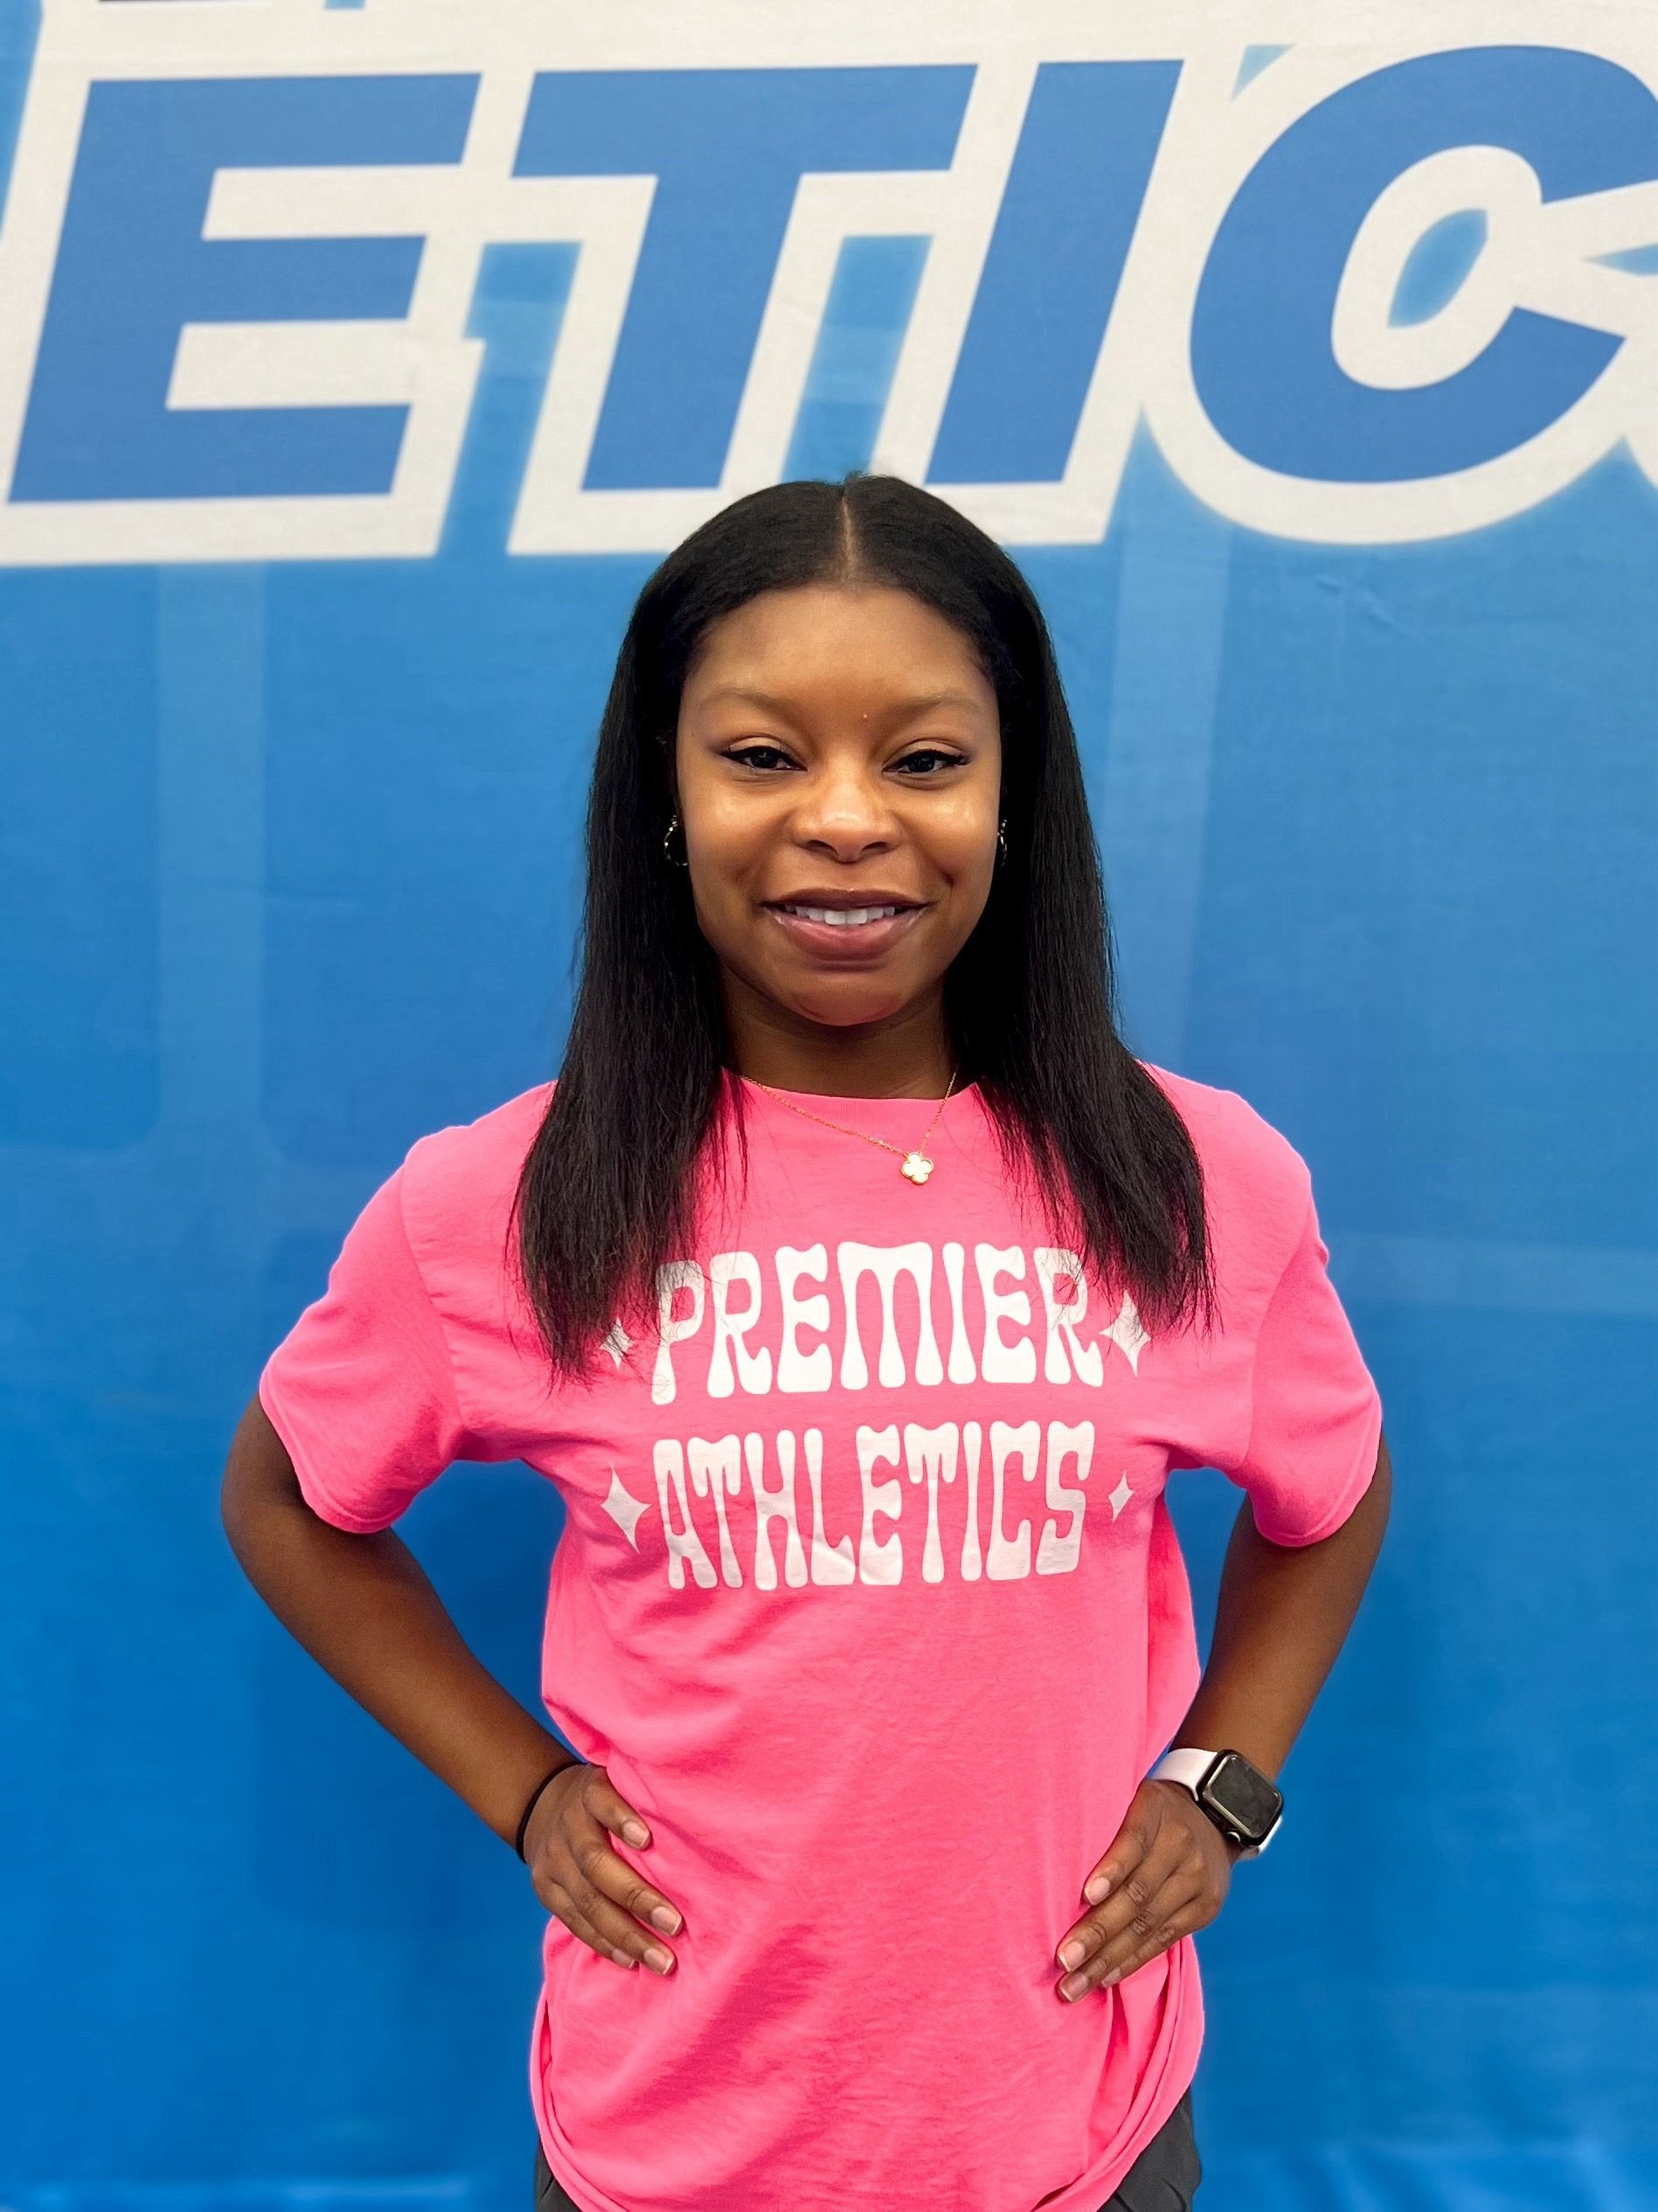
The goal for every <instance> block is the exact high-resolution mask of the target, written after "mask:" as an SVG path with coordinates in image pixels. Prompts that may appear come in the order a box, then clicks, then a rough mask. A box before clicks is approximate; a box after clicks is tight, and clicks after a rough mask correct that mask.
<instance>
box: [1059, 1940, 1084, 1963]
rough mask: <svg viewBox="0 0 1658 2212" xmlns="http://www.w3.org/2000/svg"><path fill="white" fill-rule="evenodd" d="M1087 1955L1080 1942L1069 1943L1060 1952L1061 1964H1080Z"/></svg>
mask: <svg viewBox="0 0 1658 2212" xmlns="http://www.w3.org/2000/svg"><path fill="white" fill-rule="evenodd" d="M1086 1956H1087V1954H1086V1952H1085V1951H1084V1949H1083V1946H1082V1945H1080V1944H1079V1943H1068V1944H1066V1945H1065V1948H1064V1949H1063V1950H1062V1951H1061V1952H1060V1953H1059V1964H1060V1965H1061V1966H1081V1964H1082V1962H1083V1959H1085V1958H1086Z"/></svg>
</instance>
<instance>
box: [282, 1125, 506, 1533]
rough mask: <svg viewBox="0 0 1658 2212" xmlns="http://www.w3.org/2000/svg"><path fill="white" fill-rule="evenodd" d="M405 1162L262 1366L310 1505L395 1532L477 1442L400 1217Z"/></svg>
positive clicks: (356, 1527)
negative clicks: (427, 1489) (325, 1283)
mask: <svg viewBox="0 0 1658 2212" xmlns="http://www.w3.org/2000/svg"><path fill="white" fill-rule="evenodd" d="M403 1174H404V1169H403V1168H398V1169H397V1170H396V1171H395V1173H393V1174H392V1175H391V1176H390V1177H389V1178H388V1179H387V1181H385V1182H383V1183H382V1184H381V1185H380V1187H379V1189H378V1190H377V1191H376V1192H375V1193H374V1196H372V1197H371V1199H370V1200H369V1202H368V1203H367V1204H366V1205H365V1206H364V1209H363V1210H362V1212H361V1213H360V1214H359V1215H358V1216H357V1219H356V1220H355V1221H354V1222H353V1223H352V1224H351V1226H350V1229H349V1230H348V1231H347V1232H346V1237H345V1241H344V1243H343V1245H342V1246H341V1248H340V1252H339V1257H338V1258H337V1259H336V1260H335V1262H334V1265H332V1267H331V1268H330V1270H329V1278H328V1288H327V1289H326V1290H325V1291H324V1292H323V1295H322V1296H321V1297H320V1298H319V1299H317V1300H316V1301H315V1302H314V1303H313V1304H311V1305H309V1306H308V1307H306V1308H305V1310H304V1312H303V1313H302V1314H301V1315H300V1317H299V1319H298V1320H297V1321H295V1324H294V1326H293V1328H291V1329H290V1330H289V1331H288V1335H286V1336H285V1337H284V1338H283V1339H282V1341H281V1343H280V1344H278V1346H277V1347H276V1349H275V1350H274V1352H273V1353H272V1354H271V1355H270V1356H269V1358H268V1359H267V1362H266V1363H265V1367H264V1369H263V1372H262V1373H261V1374H260V1378H259V1397H260V1404H261V1405H263V1407H264V1408H265V1411H266V1412H267V1414H268V1415H269V1417H270V1419H271V1423H272V1425H273V1426H274V1428H275V1430H276V1432H277V1434H278V1435H279V1436H280V1437H281V1439H282V1442H283V1443H284V1445H286V1446H287V1447H288V1457H289V1458H290V1459H291V1460H293V1462H294V1472H295V1474H296V1475H297V1477H298V1479H299V1486H300V1489H301V1491H302V1494H303V1495H304V1498H305V1501H306V1503H307V1504H308V1505H309V1506H310V1508H312V1510H313V1511H314V1512H315V1513H316V1514H318V1515H320V1516H321V1517H322V1519H323V1520H324V1521H330V1522H333V1524H334V1525H335V1526H336V1528H340V1529H351V1530H353V1531H354V1532H356V1533H357V1534H360V1535H361V1534H368V1533H370V1532H371V1531H373V1530H375V1529H385V1528H389V1527H390V1526H391V1524H392V1522H393V1521H395V1520H396V1519H397V1518H398V1516H399V1514H400V1513H402V1512H403V1511H404V1509H405V1508H406V1507H407V1506H408V1504H409V1503H410V1501H412V1500H413V1498H414V1497H415V1496H416V1495H417V1494H418V1493H419V1492H420V1491H421V1490H423V1489H424V1488H425V1487H427V1484H428V1483H430V1482H432V1481H434V1480H435V1479H436V1477H437V1476H438V1475H440V1474H442V1472H443V1470H444V1468H445V1467H447V1466H449V1464H450V1463H451V1462H452V1461H453V1460H456V1459H461V1458H464V1457H467V1456H468V1443H469V1441H470V1439H469V1438H468V1432H467V1429H466V1425H465V1423H464V1422H463V1420H462V1419H461V1409H460V1405H459V1403H458V1400H457V1397H456V1395H455V1384H454V1370H453V1369H452V1368H451V1365H450V1362H449V1355H448V1349H447V1345H446V1342H445V1340H444V1335H443V1327H442V1323H441V1320H440V1318H439V1316H438V1314H437V1311H436V1309H435V1308H434V1306H433V1304H432V1300H431V1298H430V1296H429V1295H428V1293H427V1287H426V1284H425V1281H424V1279H423V1278H422V1276H421V1273H420V1267H419V1265H418V1264H417V1262H416V1260H415V1257H414V1253H413V1250H412V1248H411V1246H410V1244H409V1239H408V1234H407V1231H406V1227H405V1224H404V1219H403V1205H402V1179H403Z"/></svg>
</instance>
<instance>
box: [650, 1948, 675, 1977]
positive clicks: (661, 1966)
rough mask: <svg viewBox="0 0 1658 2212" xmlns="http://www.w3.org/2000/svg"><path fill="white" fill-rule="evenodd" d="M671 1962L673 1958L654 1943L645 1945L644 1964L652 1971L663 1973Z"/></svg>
mask: <svg viewBox="0 0 1658 2212" xmlns="http://www.w3.org/2000/svg"><path fill="white" fill-rule="evenodd" d="M673 1963H674V1962H673V1960H672V1959H670V1958H669V1955H668V1953H667V1952H665V1951H663V1950H661V1949H660V1948H659V1947H658V1946H657V1945H656V1944H654V1943H652V1944H647V1945H646V1946H645V1964H646V1965H647V1966H649V1968H650V1970H651V1972H652V1973H658V1974H665V1973H667V1972H668V1969H669V1966H672V1965H673Z"/></svg>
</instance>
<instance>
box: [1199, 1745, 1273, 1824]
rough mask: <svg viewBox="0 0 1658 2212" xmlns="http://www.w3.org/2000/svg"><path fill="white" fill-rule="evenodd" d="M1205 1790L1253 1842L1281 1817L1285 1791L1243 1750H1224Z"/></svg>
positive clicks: (1218, 1807)
mask: <svg viewBox="0 0 1658 2212" xmlns="http://www.w3.org/2000/svg"><path fill="white" fill-rule="evenodd" d="M1203 1794H1204V1797H1205V1798H1206V1799H1208V1800H1209V1802H1210V1803H1211V1805H1212V1806H1214V1807H1215V1809H1216V1811H1217V1813H1222V1814H1224V1817H1225V1818H1226V1819H1227V1820H1230V1821H1231V1825H1232V1826H1233V1827H1235V1828H1236V1829H1237V1830H1238V1833H1239V1834H1240V1835H1242V1836H1244V1837H1245V1839H1246V1840H1247V1841H1250V1842H1252V1843H1259V1841H1260V1840H1261V1839H1262V1837H1263V1836H1265V1835H1266V1833H1267V1831H1268V1830H1269V1829H1270V1828H1271V1827H1272V1825H1273V1821H1274V1820H1276V1819H1277V1818H1278V1815H1279V1811H1280V1807H1281V1806H1282V1805H1283V1802H1284V1799H1283V1796H1282V1793H1281V1792H1280V1791H1279V1790H1278V1789H1277V1788H1276V1787H1275V1786H1274V1785H1273V1783H1271V1782H1269V1781H1268V1780H1267V1779H1266V1776H1265V1775H1264V1774H1263V1773H1262V1772H1260V1770H1259V1768H1258V1767H1254V1766H1252V1765H1250V1763H1249V1761H1248V1760H1247V1759H1246V1758H1244V1756H1243V1755H1242V1753H1241V1752H1238V1751H1227V1752H1225V1753H1224V1755H1223V1756H1222V1758H1221V1759H1220V1761H1219V1764H1218V1765H1217V1766H1216V1767H1215V1769H1214V1771H1213V1772H1211V1775H1210V1777H1209V1779H1208V1780H1207V1781H1206V1782H1205V1783H1204V1786H1203Z"/></svg>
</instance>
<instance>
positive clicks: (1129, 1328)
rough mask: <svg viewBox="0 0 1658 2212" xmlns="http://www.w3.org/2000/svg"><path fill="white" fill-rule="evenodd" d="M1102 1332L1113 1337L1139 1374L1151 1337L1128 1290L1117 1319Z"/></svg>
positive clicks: (1124, 1295)
mask: <svg viewBox="0 0 1658 2212" xmlns="http://www.w3.org/2000/svg"><path fill="white" fill-rule="evenodd" d="M1100 1335H1101V1336H1108V1337H1109V1338H1110V1339H1111V1341H1112V1342H1113V1344H1114V1345H1115V1346H1116V1347H1117V1349H1118V1350H1119V1351H1120V1353H1121V1354H1122V1356H1123V1357H1124V1358H1125V1359H1126V1360H1127V1363H1128V1364H1129V1366H1130V1367H1132V1368H1133V1369H1134V1373H1135V1374H1136V1375H1138V1374H1139V1372H1140V1355H1141V1352H1143V1351H1144V1350H1145V1349H1146V1347H1147V1345H1148V1344H1149V1343H1150V1342H1151V1338H1150V1336H1149V1335H1148V1334H1147V1332H1146V1330H1145V1329H1144V1328H1142V1327H1141V1321H1140V1316H1139V1314H1137V1313H1136V1312H1135V1311H1134V1300H1133V1299H1132V1298H1130V1297H1129V1296H1128V1295H1127V1293H1126V1292H1125V1293H1124V1294H1123V1301H1122V1305H1121V1307H1120V1309H1119V1311H1118V1314H1117V1318H1116V1320H1115V1321H1113V1323H1112V1324H1111V1327H1110V1328H1102V1329H1101V1330H1100Z"/></svg>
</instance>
